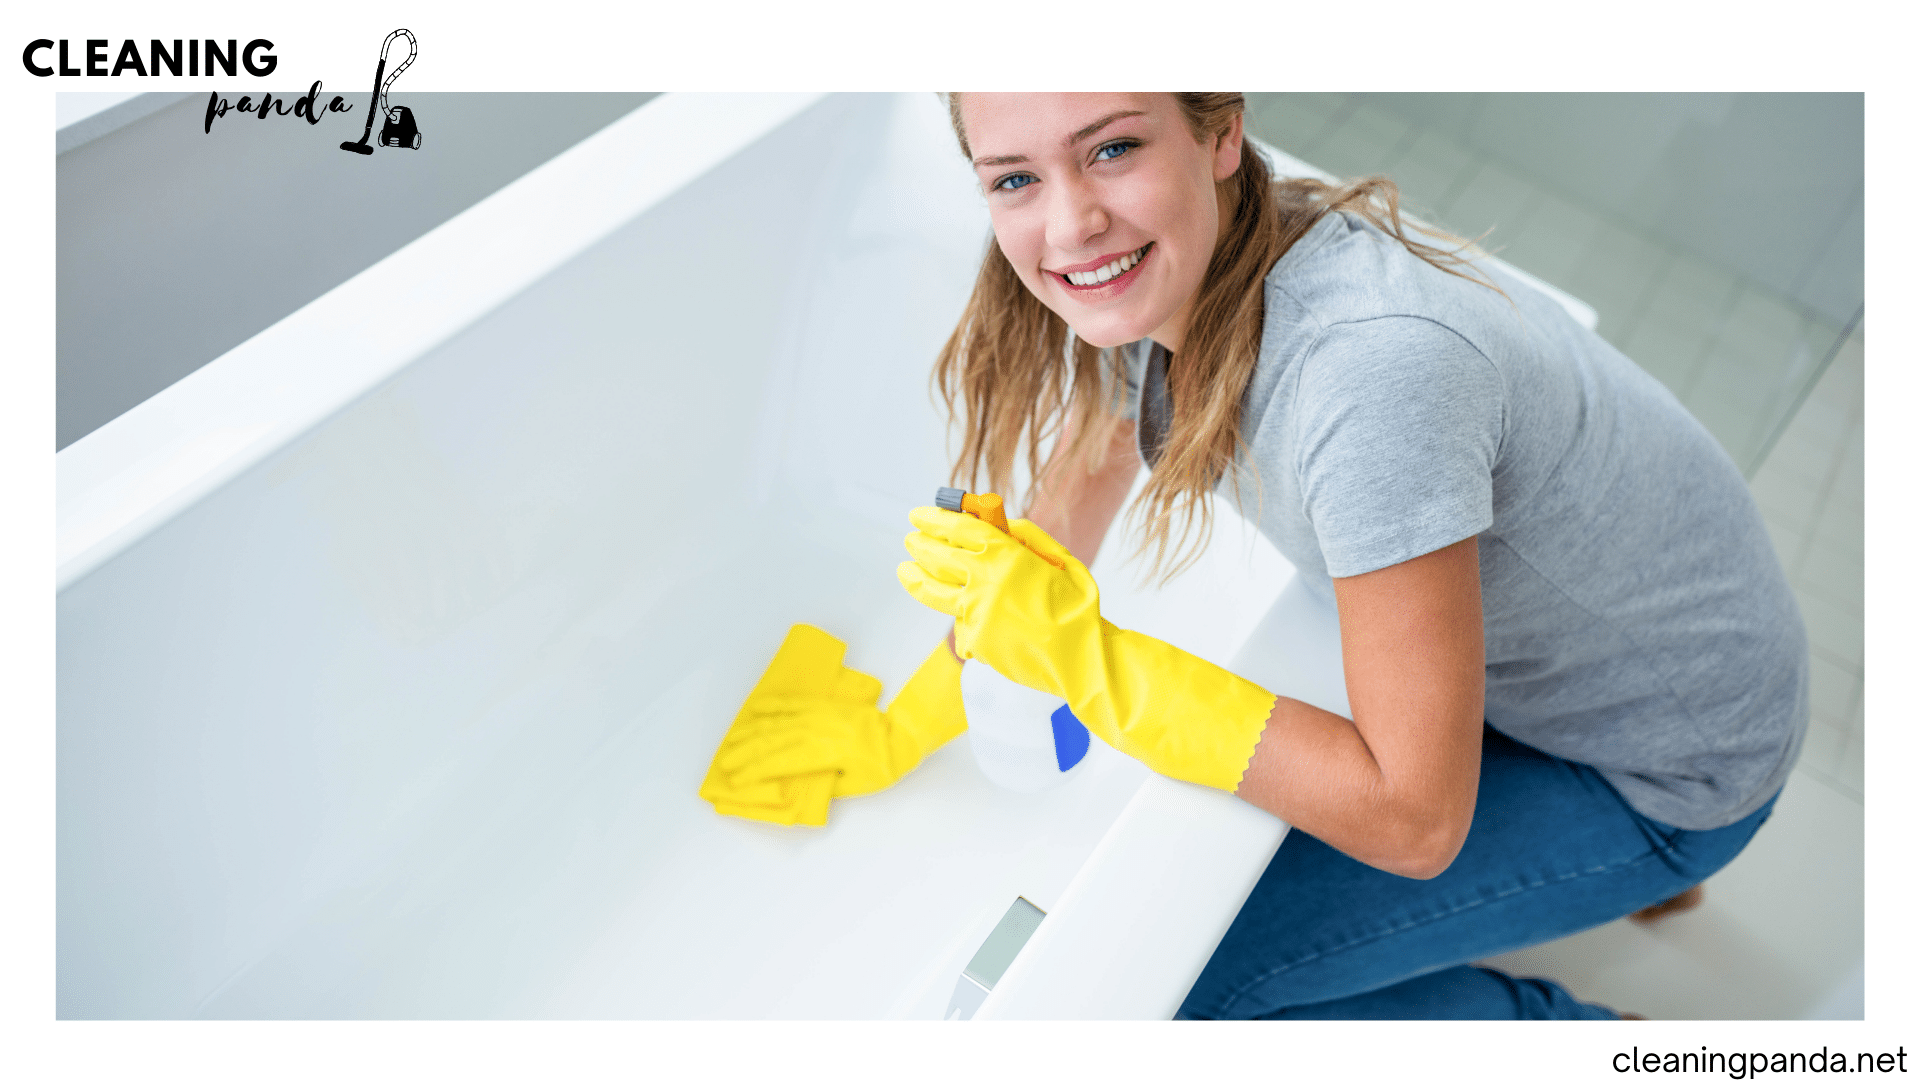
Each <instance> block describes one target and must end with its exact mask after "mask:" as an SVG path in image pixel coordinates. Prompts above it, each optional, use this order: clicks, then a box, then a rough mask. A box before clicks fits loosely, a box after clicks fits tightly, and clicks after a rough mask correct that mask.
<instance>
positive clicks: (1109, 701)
mask: <svg viewBox="0 0 1920 1080" xmlns="http://www.w3.org/2000/svg"><path fill="white" fill-rule="evenodd" d="M908 520H910V521H911V522H912V523H913V525H914V527H915V529H916V530H917V531H915V532H913V533H910V534H909V535H908V536H907V551H908V553H909V554H911V555H912V556H913V561H912V562H905V563H901V564H900V568H899V576H900V583H901V584H902V585H904V586H906V589H907V592H909V593H911V594H912V595H913V598H914V599H916V600H918V601H920V602H921V603H923V604H925V605H927V606H928V607H930V608H933V609H934V610H935V611H939V612H943V613H945V614H948V615H951V616H953V617H954V620H955V622H954V644H955V646H956V647H957V648H958V649H959V652H960V655H961V656H962V657H963V658H966V659H980V660H984V661H985V662H986V663H987V665H988V666H990V667H992V668H993V669H994V670H995V671H998V672H999V673H1000V674H1002V675H1005V676H1006V677H1007V678H1009V679H1012V680H1013V681H1014V682H1017V683H1021V684H1023V685H1025V686H1030V687H1032V688H1034V689H1035V690H1040V691H1044V692H1046V693H1049V694H1055V695H1057V696H1059V697H1063V698H1066V699H1067V702H1068V703H1069V704H1070V705H1072V706H1073V715H1075V716H1076V717H1079V718H1080V722H1081V723H1083V724H1085V725H1086V726H1087V730H1089V731H1091V732H1093V733H1094V734H1095V735H1098V736H1100V738H1101V739H1102V740H1103V741H1105V742H1106V743H1107V745H1109V746H1111V747H1113V748H1114V749H1116V750H1118V751H1120V752H1121V753H1123V754H1126V755H1127V756H1129V757H1132V758H1134V759H1135V760H1137V761H1140V762H1142V763H1144V764H1145V765H1146V766H1147V767H1148V768H1151V769H1152V770H1154V771H1155V772H1157V773H1160V774H1162V775H1164V776H1171V777H1173V778H1175V779H1177V780H1188V781H1191V782H1193V783H1196V784H1205V785H1207V786H1208V787H1216V788H1220V789H1221V790H1223V791H1233V790H1234V789H1235V788H1238V787H1239V786H1240V778H1241V776H1242V775H1243V774H1244V773H1245V772H1246V769H1247V762H1248V761H1250V760H1251V759H1252V757H1253V751H1254V747H1256V746H1257V745H1259V742H1260V734H1261V732H1263V731H1265V730H1266V726H1267V716H1268V714H1270V713H1271V712H1272V711H1273V703H1274V701H1275V700H1276V699H1275V696H1274V695H1273V694H1272V693H1269V692H1268V691H1266V690H1263V689H1261V688H1260V687H1258V686H1255V685H1254V684H1253V683H1250V682H1248V681H1247V680H1245V679H1242V678H1241V677H1239V676H1238V675H1235V674H1233V673H1232V672H1230V671H1227V670H1226V669H1224V668H1221V667H1218V666H1216V665H1214V664H1210V663H1208V662H1207V661H1205V660H1202V659H1200V658H1199V657H1197V656H1194V655H1192V654H1191V653H1187V652H1183V651H1181V650H1179V649H1176V648H1174V647H1173V646H1171V645H1169V644H1167V643H1166V642H1164V641H1160V640H1158V639H1155V638H1151V637H1148V636H1146V635H1145V634H1137V633H1134V632H1133V631H1131V630H1122V629H1120V628H1118V627H1116V626H1114V625H1113V624H1112V623H1110V622H1108V621H1107V620H1106V619H1104V618H1102V617H1101V615H1100V590H1099V587H1098V586H1096V585H1095V584H1094V581H1093V575H1092V574H1090V573H1088V572H1087V568H1086V567H1085V566H1083V565H1082V564H1081V563H1080V560H1078V559H1076V558H1074V557H1073V555H1072V554H1071V553H1070V552H1068V551H1067V549H1066V548H1065V547H1062V546H1061V545H1060V544H1059V543H1058V542H1056V541H1055V540H1054V539H1053V537H1051V536H1048V535H1047V534H1046V533H1045V532H1044V531H1042V530H1041V529H1040V527H1039V526H1037V525H1035V524H1034V523H1033V522H1031V521H1027V520H1025V519H1024V518H1023V519H1021V520H1018V521H1014V522H1012V523H1011V524H1010V525H1009V526H1008V528H1009V529H1010V530H1011V533H1012V535H1011V536H1009V535H1006V534H1004V533H1001V532H1000V531H999V530H998V529H995V528H993V527H992V526H990V525H987V524H985V523H983V522H980V521H977V520H975V519H974V518H971V517H969V516H967V515H965V514H957V513H954V512H953V511H951V510H941V509H938V508H936V507H931V506H923V507H919V508H918V509H915V510H914V511H913V512H912V513H911V514H909V515H908ZM1056 562H1057V563H1058V565H1054V563H1056Z"/></svg>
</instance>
